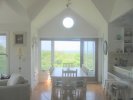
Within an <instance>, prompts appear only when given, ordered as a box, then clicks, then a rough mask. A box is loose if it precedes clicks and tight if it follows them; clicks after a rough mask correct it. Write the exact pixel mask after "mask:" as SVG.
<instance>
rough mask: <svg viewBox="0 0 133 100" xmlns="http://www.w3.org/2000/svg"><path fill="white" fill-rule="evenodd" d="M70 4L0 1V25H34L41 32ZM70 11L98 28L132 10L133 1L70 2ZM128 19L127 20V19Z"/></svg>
mask: <svg viewBox="0 0 133 100" xmlns="http://www.w3.org/2000/svg"><path fill="white" fill-rule="evenodd" d="M66 3H67V0H0V24H1V23H14V22H17V23H20V22H22V23H24V22H31V23H32V24H34V25H35V26H36V27H38V28H41V27H42V26H43V25H45V24H46V23H48V21H50V20H51V19H53V18H54V17H56V16H57V15H59V14H60V13H61V12H62V11H64V10H65V9H66ZM70 8H71V9H72V10H73V11H74V12H76V13H77V14H78V15H79V16H81V17H82V18H83V19H85V20H86V21H87V22H88V23H90V24H92V26H95V27H96V28H99V27H100V25H101V23H102V22H103V21H106V22H111V21H113V20H115V19H117V18H118V17H120V16H122V15H123V14H125V13H127V12H129V11H130V10H132V9H133V0H71V5H70ZM127 18H128V17H127Z"/></svg>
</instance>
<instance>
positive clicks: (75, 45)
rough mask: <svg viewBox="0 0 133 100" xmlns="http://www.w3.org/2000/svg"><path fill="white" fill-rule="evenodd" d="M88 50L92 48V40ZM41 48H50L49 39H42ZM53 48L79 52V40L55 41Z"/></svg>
mask: <svg viewBox="0 0 133 100" xmlns="http://www.w3.org/2000/svg"><path fill="white" fill-rule="evenodd" d="M88 46H89V51H92V50H93V42H92V41H90V42H89V45H88ZM41 49H42V50H46V51H47V50H48V51H49V50H50V49H51V41H42V42H41ZM54 49H55V50H56V51H66V52H69V51H71V52H80V41H55V42H54Z"/></svg>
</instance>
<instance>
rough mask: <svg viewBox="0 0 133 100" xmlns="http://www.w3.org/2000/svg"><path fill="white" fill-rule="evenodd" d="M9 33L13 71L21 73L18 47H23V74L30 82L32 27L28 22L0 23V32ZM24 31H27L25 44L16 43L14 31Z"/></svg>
mask: <svg viewBox="0 0 133 100" xmlns="http://www.w3.org/2000/svg"><path fill="white" fill-rule="evenodd" d="M1 32H6V33H8V34H9V35H8V42H9V43H8V46H9V56H8V57H10V58H9V67H10V74H11V73H19V69H18V67H19V59H18V49H19V48H21V49H22V53H23V56H22V60H21V68H22V70H21V72H20V74H22V76H24V78H26V79H27V80H29V82H30V78H31V77H30V72H31V71H30V41H29V38H28V37H30V27H29V25H28V24H16V25H15V24H0V33H1ZM14 32H15V33H23V32H26V42H25V44H24V45H15V44H14V34H13V33H14Z"/></svg>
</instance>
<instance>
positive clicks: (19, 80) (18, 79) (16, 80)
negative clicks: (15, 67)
mask: <svg viewBox="0 0 133 100" xmlns="http://www.w3.org/2000/svg"><path fill="white" fill-rule="evenodd" d="M23 83H24V78H23V77H22V76H21V75H20V74H16V73H14V74H12V75H11V77H10V79H9V80H8V82H7V86H13V85H16V84H23Z"/></svg>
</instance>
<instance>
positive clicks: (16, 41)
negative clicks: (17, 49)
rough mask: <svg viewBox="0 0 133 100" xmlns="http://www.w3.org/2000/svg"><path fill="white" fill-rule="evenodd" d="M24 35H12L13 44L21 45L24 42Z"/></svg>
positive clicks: (21, 33) (20, 33)
mask: <svg viewBox="0 0 133 100" xmlns="http://www.w3.org/2000/svg"><path fill="white" fill-rule="evenodd" d="M25 35H26V33H25V32H16V33H14V44H15V45H23V44H25V42H26V39H25V38H26V36H25Z"/></svg>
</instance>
